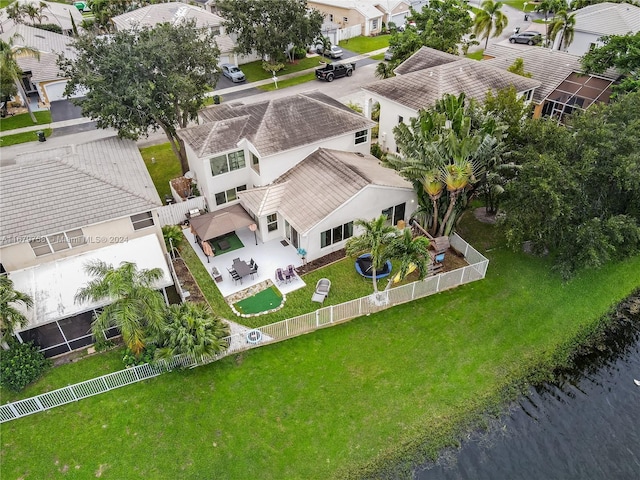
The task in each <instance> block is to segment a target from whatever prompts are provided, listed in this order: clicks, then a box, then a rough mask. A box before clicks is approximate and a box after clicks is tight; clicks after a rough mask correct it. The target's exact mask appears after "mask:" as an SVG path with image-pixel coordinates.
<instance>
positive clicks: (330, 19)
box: [329, 13, 333, 23]
mask: <svg viewBox="0 0 640 480" xmlns="http://www.w3.org/2000/svg"><path fill="white" fill-rule="evenodd" d="M329 21H330V22H331V23H333V13H330V14H329Z"/></svg>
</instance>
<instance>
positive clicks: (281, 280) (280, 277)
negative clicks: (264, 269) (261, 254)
mask: <svg viewBox="0 0 640 480" xmlns="http://www.w3.org/2000/svg"><path fill="white" fill-rule="evenodd" d="M284 282H285V280H284V273H282V269H281V268H278V269H276V283H277V284H278V285H281V284H283V283H284Z"/></svg>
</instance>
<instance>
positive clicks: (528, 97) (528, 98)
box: [522, 90, 533, 102]
mask: <svg viewBox="0 0 640 480" xmlns="http://www.w3.org/2000/svg"><path fill="white" fill-rule="evenodd" d="M522 98H524V101H525V102H530V101H531V99H532V98H533V90H527V91H526V92H524V93H523V94H522Z"/></svg>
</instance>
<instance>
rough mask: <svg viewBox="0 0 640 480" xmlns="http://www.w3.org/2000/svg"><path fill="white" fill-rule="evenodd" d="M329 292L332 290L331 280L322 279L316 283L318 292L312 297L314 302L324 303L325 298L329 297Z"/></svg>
mask: <svg viewBox="0 0 640 480" xmlns="http://www.w3.org/2000/svg"><path fill="white" fill-rule="evenodd" d="M329 290H331V280H329V279H328V278H321V279H320V280H318V283H316V291H315V292H314V293H313V296H312V297H311V301H312V302H318V303H324V300H325V298H327V297H328V296H329Z"/></svg>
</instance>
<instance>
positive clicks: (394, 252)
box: [387, 228, 431, 290]
mask: <svg viewBox="0 0 640 480" xmlns="http://www.w3.org/2000/svg"><path fill="white" fill-rule="evenodd" d="M389 255H390V257H391V258H393V259H394V264H395V265H398V264H399V266H400V268H399V269H398V276H399V278H400V280H402V279H403V278H405V277H406V276H407V275H408V274H409V272H410V270H411V268H412V267H416V269H417V270H418V272H419V278H420V280H422V279H423V278H425V277H426V276H427V272H428V269H429V262H430V260H431V258H430V256H429V240H428V239H427V238H426V237H415V238H414V237H413V234H412V233H411V229H410V228H405V229H404V230H403V231H402V233H401V234H400V235H399V236H397V237H395V238H394V240H393V241H392V242H391V244H390V245H389ZM394 278H395V276H394ZM392 284H393V280H392V279H390V280H389V283H387V290H388V289H389V288H391V285H392Z"/></svg>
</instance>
